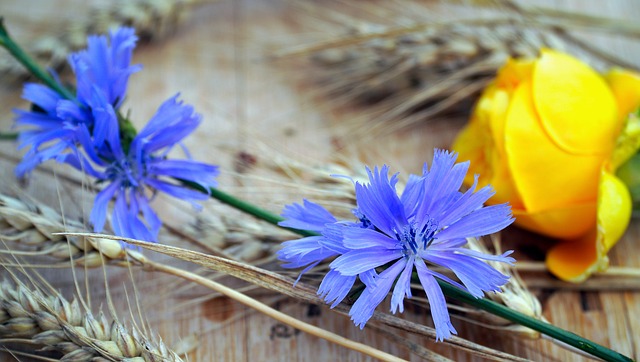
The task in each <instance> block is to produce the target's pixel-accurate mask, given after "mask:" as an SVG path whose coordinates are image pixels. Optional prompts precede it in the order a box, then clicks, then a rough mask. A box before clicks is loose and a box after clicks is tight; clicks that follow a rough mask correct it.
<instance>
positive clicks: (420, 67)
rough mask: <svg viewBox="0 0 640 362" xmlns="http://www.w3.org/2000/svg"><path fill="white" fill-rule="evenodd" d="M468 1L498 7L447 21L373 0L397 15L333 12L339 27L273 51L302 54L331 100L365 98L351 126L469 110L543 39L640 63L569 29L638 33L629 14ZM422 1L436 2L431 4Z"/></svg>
mask: <svg viewBox="0 0 640 362" xmlns="http://www.w3.org/2000/svg"><path fill="white" fill-rule="evenodd" d="M467 4H468V5H473V6H477V7H484V6H487V7H492V8H497V9H498V10H503V12H502V13H499V15H496V16H494V17H493V18H489V19H487V18H480V19H479V18H477V17H473V18H468V19H456V20H455V21H451V20H448V21H447V20H444V21H443V20H442V18H441V17H440V18H438V20H425V21H422V22H420V21H416V20H413V19H411V17H410V16H404V17H403V15H402V14H399V12H398V11H393V12H391V11H389V10H388V9H385V8H384V7H383V6H380V5H379V8H375V5H374V6H373V7H374V9H375V10H377V11H378V13H377V15H378V16H379V17H381V18H382V17H384V18H386V19H393V23H392V24H391V25H386V26H385V25H380V24H379V23H374V22H373V21H371V22H367V21H366V20H364V21H363V20H362V19H361V17H360V15H361V14H360V13H358V16H349V15H345V14H338V15H339V16H338V15H336V14H333V18H338V19H333V20H334V22H337V23H339V24H341V25H342V27H343V28H344V35H343V36H340V37H337V38H333V39H329V40H326V41H321V42H318V43H314V44H311V45H304V46H298V47H295V48H290V49H284V50H281V51H278V52H276V53H274V54H273V57H274V58H276V59H283V58H285V59H292V58H295V57H299V56H306V57H308V58H309V59H310V60H311V63H312V64H313V65H314V71H312V72H311V73H312V74H314V78H315V81H316V82H317V83H319V88H320V92H321V93H324V94H325V95H326V96H328V97H329V98H330V99H331V100H332V101H333V102H334V106H338V107H339V106H341V105H342V104H345V103H349V104H352V105H353V104H360V105H366V112H367V116H366V117H362V118H361V119H358V118H359V117H354V118H355V119H354V120H352V121H351V122H352V123H355V124H352V125H349V126H350V127H352V128H353V129H352V130H351V131H352V132H357V133H363V134H367V135H372V134H374V133H378V132H385V133H386V132H391V131H395V130H398V129H400V128H403V127H406V126H408V125H410V124H413V123H415V122H419V121H423V120H425V119H433V118H435V117H437V116H444V115H447V116H451V115H453V116H456V115H464V116H466V113H467V112H468V109H469V108H470V101H472V100H474V99H475V97H476V96H477V95H478V94H479V93H480V91H481V90H482V89H483V88H484V87H485V86H486V84H487V83H488V82H489V81H490V80H491V79H492V78H493V77H494V76H495V72H496V71H497V69H498V68H499V67H500V66H501V65H502V64H504V62H505V60H506V59H507V58H508V57H524V58H527V57H529V58H530V57H535V56H536V55H537V54H538V52H539V49H540V48H542V47H549V48H555V49H559V50H564V51H570V52H572V53H574V54H575V55H577V56H578V57H580V58H582V59H584V60H586V61H588V62H590V63H592V65H594V66H596V67H597V68H605V67H607V68H608V67H610V66H611V65H618V66H623V67H626V68H630V69H638V65H637V64H630V63H629V62H626V61H624V60H621V59H619V58H617V57H615V56H614V55H612V54H609V53H607V52H605V51H602V50H600V49H598V48H596V47H594V46H592V45H590V44H588V43H585V42H582V41H580V40H579V39H577V38H575V37H574V36H573V35H571V33H570V32H569V31H568V30H569V29H570V28H578V29H581V28H585V27H586V28H588V27H589V26H592V27H593V28H595V29H598V30H602V29H608V30H609V31H610V32H611V33H614V34H623V35H629V36H632V37H637V36H638V34H639V33H638V30H639V28H638V27H637V26H634V25H633V24H631V25H630V26H629V27H625V26H622V25H621V24H620V22H614V21H613V20H611V19H600V18H595V17H588V16H580V14H573V13H562V12H557V11H556V12H553V11H551V10H547V9H539V8H527V7H524V6H518V5H517V4H514V3H513V2H512V1H510V0H500V1H472V2H470V4H469V2H467ZM299 7H302V8H303V10H304V11H306V13H308V14H311V16H313V17H315V18H326V17H331V16H332V14H331V13H330V10H328V9H327V8H328V7H327V6H322V7H321V8H320V7H317V6H313V5H304V6H302V5H299ZM471 8H473V7H471ZM422 10H424V13H425V14H429V13H431V12H433V11H432V10H433V9H431V8H428V7H425V8H424V9H422ZM496 14H498V13H497V12H496ZM504 14H507V15H506V16H505V15H504ZM426 17H429V15H426ZM616 24H617V25H616ZM288 69H291V67H288ZM308 73H309V72H305V75H306V74H308ZM316 88H318V87H316ZM352 108H353V107H352ZM372 118H373V119H372Z"/></svg>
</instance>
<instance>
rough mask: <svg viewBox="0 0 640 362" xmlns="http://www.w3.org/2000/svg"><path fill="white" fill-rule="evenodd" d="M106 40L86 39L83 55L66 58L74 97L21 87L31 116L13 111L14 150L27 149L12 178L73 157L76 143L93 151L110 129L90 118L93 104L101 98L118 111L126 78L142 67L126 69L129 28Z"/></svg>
mask: <svg viewBox="0 0 640 362" xmlns="http://www.w3.org/2000/svg"><path fill="white" fill-rule="evenodd" d="M109 38H110V41H108V40H107V38H106V37H105V36H90V37H89V39H88V42H87V43H88V45H87V49H86V50H82V51H80V52H77V53H73V54H71V55H70V56H69V59H68V61H69V64H70V65H71V68H72V69H73V71H74V73H75V75H76V87H77V94H76V97H75V98H74V99H65V98H64V97H62V96H61V95H60V94H58V93H57V92H56V91H54V90H53V89H50V88H49V87H47V86H45V85H41V84H36V83H26V84H25V86H24V91H23V98H24V99H26V100H28V101H29V102H31V104H32V105H33V106H32V109H31V110H30V111H25V110H16V111H15V113H16V115H17V117H16V125H17V126H27V127H29V128H26V129H23V130H21V131H20V134H19V137H18V149H21V148H25V147H29V150H28V151H27V153H26V154H25V155H24V157H23V160H22V162H20V164H19V165H18V166H17V167H16V174H17V176H18V177H22V176H24V175H26V174H28V173H29V172H31V171H32V170H33V169H34V168H35V167H36V166H38V165H39V164H41V163H43V162H45V161H47V160H50V159H58V160H61V159H65V157H64V156H62V157H61V155H63V154H64V153H77V152H78V149H77V143H78V142H79V139H80V138H86V137H92V136H94V138H93V142H95V143H96V144H97V145H98V146H100V144H101V143H102V142H103V141H104V134H105V130H106V129H108V128H109V127H111V125H109V124H105V123H104V122H102V121H101V120H100V119H99V118H98V117H97V116H96V114H95V111H96V110H95V107H96V106H99V105H98V104H96V101H95V100H96V99H101V98H105V99H107V101H108V102H109V104H111V105H112V106H113V107H114V108H116V109H117V108H118V107H119V106H120V105H121V104H122V101H123V100H124V98H125V93H126V89H127V82H128V79H129V76H130V75H131V74H133V73H134V72H136V71H138V70H139V69H140V68H141V67H140V66H137V65H130V63H131V55H132V52H133V49H134V48H135V44H136V41H137V39H138V38H137V37H136V35H135V32H134V30H133V29H131V28H118V29H115V30H113V31H111V32H110V36H109Z"/></svg>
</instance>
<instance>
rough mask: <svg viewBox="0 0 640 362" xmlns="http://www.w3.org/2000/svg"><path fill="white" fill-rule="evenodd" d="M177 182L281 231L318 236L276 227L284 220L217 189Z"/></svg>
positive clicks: (306, 231) (312, 233)
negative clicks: (281, 229)
mask: <svg viewBox="0 0 640 362" xmlns="http://www.w3.org/2000/svg"><path fill="white" fill-rule="evenodd" d="M178 181H180V182H182V183H183V184H184V185H186V186H189V187H191V188H193V189H195V190H199V191H202V192H206V193H208V194H209V195H211V197H212V198H214V199H216V200H218V201H220V202H222V203H225V204H227V205H229V206H231V207H233V208H236V209H238V210H240V211H243V212H245V213H247V214H249V215H253V216H255V217H256V218H258V219H260V220H264V221H266V222H268V223H270V224H273V225H276V226H279V227H281V228H283V229H287V230H290V231H292V232H294V233H296V234H298V235H301V236H305V237H306V236H318V235H320V234H318V233H314V232H313V231H309V230H299V229H293V228H288V227H285V226H280V225H278V223H279V222H280V221H283V220H284V218H282V217H280V216H278V215H276V214H274V213H272V212H270V211H267V210H265V209H262V208H260V207H258V206H256V205H254V204H251V203H248V202H246V201H243V200H240V199H238V198H237V197H235V196H232V195H230V194H227V193H226V192H223V191H220V190H218V189H217V188H214V187H212V188H210V189H208V190H207V189H204V188H203V187H202V186H200V185H198V184H197V183H194V182H191V181H187V180H182V179H178Z"/></svg>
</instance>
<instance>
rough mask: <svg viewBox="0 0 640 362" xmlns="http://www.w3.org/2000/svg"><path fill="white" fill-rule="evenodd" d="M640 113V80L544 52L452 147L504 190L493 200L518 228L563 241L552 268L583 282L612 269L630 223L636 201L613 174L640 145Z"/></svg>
mask: <svg viewBox="0 0 640 362" xmlns="http://www.w3.org/2000/svg"><path fill="white" fill-rule="evenodd" d="M639 106H640V75H638V74H635V73H633V72H631V71H625V70H622V69H614V70H612V71H610V72H609V73H608V74H606V75H605V76H602V75H600V74H598V73H597V72H596V71H594V70H593V69H592V68H590V67H589V66H588V65H586V64H584V63H582V62H581V61H579V60H578V59H575V58H573V57H571V56H569V55H567V54H563V53H560V52H557V51H553V50H549V49H543V50H542V52H541V55H540V57H538V58H537V59H532V60H530V59H510V60H509V61H508V62H507V63H506V64H505V65H504V66H503V68H502V69H500V71H499V72H498V75H497V77H496V79H495V80H494V82H493V83H492V84H490V85H489V86H488V87H487V88H486V89H485V91H484V92H483V94H482V96H481V97H480V99H479V101H478V103H477V105H476V106H475V110H474V112H473V115H472V117H471V120H470V122H469V124H468V125H467V126H466V128H465V129H463V130H462V131H461V133H460V134H459V135H458V138H457V139H456V141H455V143H454V145H453V149H454V150H456V151H458V152H459V153H460V158H461V159H463V160H470V161H471V165H472V170H473V171H474V172H477V173H481V174H482V175H483V176H484V182H489V183H491V184H492V185H493V186H494V187H495V188H496V190H497V194H496V196H495V197H494V198H493V200H492V202H495V203H499V202H509V203H511V205H512V206H513V213H514V215H515V216H516V224H518V225H519V226H521V227H524V228H527V229H530V230H532V231H535V232H538V233H541V234H544V235H547V236H551V237H555V238H558V239H561V240H563V241H562V242H561V243H559V244H557V245H556V246H554V247H553V248H552V249H551V250H550V252H549V253H548V255H547V265H548V267H549V269H550V271H551V272H552V273H554V274H555V275H556V276H558V277H559V278H562V279H565V280H570V281H575V282H577V281H581V280H584V279H585V278H587V277H588V276H589V274H591V273H592V272H594V271H596V270H598V269H602V268H604V267H606V266H607V264H608V259H607V256H606V253H607V251H608V250H609V249H610V248H611V247H612V246H613V245H614V244H615V243H616V242H617V241H618V239H619V238H620V237H622V235H623V233H624V231H625V230H626V227H627V225H628V223H629V219H630V216H631V199H630V196H629V192H628V191H627V190H626V188H625V187H624V185H623V184H622V183H621V182H620V181H619V180H618V179H617V177H616V176H615V170H616V169H617V168H618V166H619V165H621V164H622V163H623V162H624V161H625V160H626V159H628V158H629V157H630V156H631V155H633V154H634V153H635V152H636V150H637V149H638V146H640V142H638V141H639V140H640V132H639V129H640V128H639V125H640V119H639V118H638V117H629V114H630V113H631V112H633V111H635V110H637V109H638V107H639ZM473 182H474V180H473V178H472V177H467V179H466V183H467V184H468V185H471V184H472V183H473ZM610 205H616V206H613V207H609V206H610Z"/></svg>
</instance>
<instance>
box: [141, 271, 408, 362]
mask: <svg viewBox="0 0 640 362" xmlns="http://www.w3.org/2000/svg"><path fill="white" fill-rule="evenodd" d="M144 263H145V265H146V266H148V267H151V268H153V269H154V270H158V271H161V272H164V273H167V274H171V275H175V276H179V277H180V278H183V279H186V280H189V281H191V282H194V283H197V284H200V285H202V286H204V287H206V288H209V289H212V290H214V291H216V292H218V293H220V294H223V295H225V296H227V297H229V298H232V299H234V300H235V301H237V302H240V303H242V304H244V305H246V306H248V307H250V308H253V309H255V310H256V311H258V312H260V313H262V314H264V315H267V316H269V317H271V318H273V319H275V320H277V321H279V322H282V323H285V324H287V325H289V326H291V327H293V328H296V329H299V330H301V331H303V332H306V333H309V334H311V335H314V336H316V337H318V338H322V339H324V340H326V341H328V342H331V343H335V344H337V345H340V346H343V347H345V348H348V349H351V350H354V351H357V352H360V353H363V354H365V355H367V356H370V357H373V358H377V359H379V360H382V361H404V359H402V358H398V357H396V356H394V355H391V354H389V353H386V352H383V351H380V350H377V349H375V348H373V347H370V346H367V345H365V344H362V343H358V342H355V341H352V340H350V339H347V338H344V337H342V336H340V335H337V334H335V333H332V332H329V331H327V330H325V329H322V328H319V327H316V326H313V325H311V324H308V323H305V322H303V321H301V320H299V319H296V318H293V317H291V316H289V315H287V314H284V313H282V312H280V311H277V310H275V309H273V308H271V307H269V306H268V305H266V304H264V303H261V302H259V301H257V300H255V299H253V298H251V297H248V296H246V295H244V294H242V293H240V292H238V291H236V290H234V289H231V288H229V287H227V286H224V285H222V284H220V283H217V282H214V281H212V280H210V279H207V278H204V277H202V276H200V275H197V274H194V273H190V272H187V271H185V270H182V269H179V268H174V267H172V266H169V265H166V264H159V263H155V262H152V261H149V260H146V261H145V262H144Z"/></svg>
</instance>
